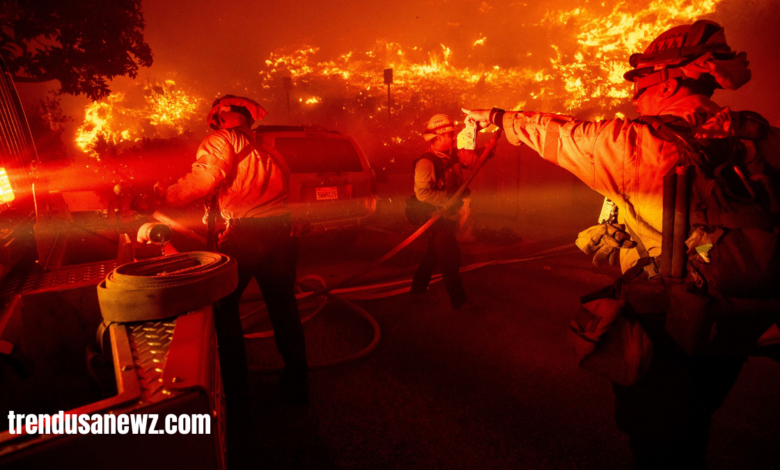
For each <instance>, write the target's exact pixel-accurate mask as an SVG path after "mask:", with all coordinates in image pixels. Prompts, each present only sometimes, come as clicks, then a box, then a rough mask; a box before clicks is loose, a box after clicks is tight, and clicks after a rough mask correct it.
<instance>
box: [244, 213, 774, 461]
mask: <svg viewBox="0 0 780 470" xmlns="http://www.w3.org/2000/svg"><path fill="white" fill-rule="evenodd" d="M396 209H397V208H396ZM597 210H598V207H596V208H595V209H594V210H593V211H592V212H588V214H591V215H592V214H597ZM576 212H577V211H575V213H574V214H570V215H569V216H566V217H558V218H555V217H552V218H550V217H548V218H546V219H545V220H547V222H546V223H543V224H539V223H535V222H534V217H533V216H532V215H527V216H521V217H518V218H517V219H515V220H506V219H488V218H483V219H477V220H476V221H475V223H479V224H481V226H485V227H509V228H510V229H511V230H513V231H515V232H516V233H517V234H518V235H519V236H520V241H519V242H517V243H513V244H509V245H499V244H493V243H487V242H479V243H476V244H472V245H467V244H464V245H463V251H464V261H463V264H464V265H467V264H470V263H473V262H478V261H486V260H489V259H510V258H523V257H525V256H527V255H529V254H534V253H538V252H540V251H544V250H548V249H550V248H558V247H565V246H566V245H571V244H572V243H573V241H574V238H575V237H576V233H577V231H578V230H581V229H583V228H585V227H586V226H587V224H586V223H585V224H583V222H587V221H589V220H590V219H591V218H593V217H590V216H589V215H588V214H582V213H576ZM394 213H395V214H396V215H397V212H393V210H392V207H390V208H388V209H387V211H386V212H385V215H384V218H382V219H381V220H378V221H377V223H376V224H373V225H372V227H373V228H366V229H365V230H363V231H362V232H361V233H360V236H359V237H358V240H357V241H356V242H355V244H354V245H352V246H349V247H338V246H336V247H334V246H330V247H329V245H328V243H331V242H332V240H331V241H328V240H315V239H312V240H307V239H304V240H303V248H302V252H301V260H300V263H299V276H300V275H304V274H315V273H316V274H318V275H320V276H322V277H323V278H324V279H325V280H326V282H328V283H329V284H332V283H334V282H337V281H338V279H341V278H343V277H344V276H346V275H347V274H348V273H351V272H353V271H354V270H356V269H361V268H362V267H364V266H366V265H367V264H368V263H369V262H370V261H371V260H372V259H374V258H376V257H378V256H380V255H381V254H384V253H385V252H386V251H388V250H389V249H390V248H392V247H393V246H394V244H395V243H397V242H399V241H401V240H403V239H404V238H405V237H406V236H407V235H408V234H409V233H411V231H412V229H411V227H409V226H404V225H403V221H402V220H399V219H398V217H397V216H393V214H394ZM422 250H424V245H422V244H415V245H413V246H412V247H411V248H410V249H409V250H406V251H404V252H402V253H401V254H399V256H398V257H396V258H394V259H393V260H391V261H390V262H388V263H387V264H386V265H384V266H382V267H381V268H379V269H378V270H377V271H375V272H372V273H370V274H369V275H367V276H366V277H365V278H364V279H363V280H361V281H358V282H359V283H370V282H375V281H379V280H384V279H391V278H397V277H403V276H406V277H409V276H411V273H412V272H413V270H414V268H415V266H416V263H418V262H419V260H420V258H421V256H422ZM618 274H619V272H618V270H617V268H614V267H595V266H593V265H592V264H591V262H590V258H589V257H588V256H585V255H584V254H582V253H579V252H577V251H576V249H565V248H564V249H562V250H561V251H557V252H554V253H552V255H551V256H549V257H545V258H541V259H534V260H529V261H521V262H517V263H513V264H504V265H493V266H487V267H484V268H480V269H476V270H473V271H470V272H467V273H464V274H463V282H464V285H465V287H466V289H467V292H468V294H469V296H470V298H471V299H472V300H473V301H474V302H475V303H477V304H478V305H479V308H478V309H477V310H476V311H470V312H461V311H454V310H452V309H451V308H450V306H449V302H448V301H447V296H446V292H445V291H444V288H443V285H441V283H438V284H434V285H433V286H432V288H431V290H432V292H433V293H434V294H435V295H436V296H438V297H439V298H440V299H441V301H440V302H439V303H437V304H435V305H432V306H430V305H420V304H419V303H416V302H415V301H413V300H412V298H411V296H409V294H401V295H398V296H395V297H390V298H385V299H377V300H371V301H356V303H357V304H358V305H359V306H361V307H362V308H364V309H366V310H367V311H369V312H370V313H371V314H372V316H373V317H374V318H375V319H376V321H377V322H378V323H379V326H380V328H381V340H380V343H379V346H378V347H377V349H376V350H375V351H373V352H372V353H371V354H370V355H369V356H368V357H366V358H365V359H362V360H360V361H358V362H355V363H351V364H348V365H345V366H342V367H337V368H333V369H329V370H324V371H319V372H315V373H313V374H312V376H311V399H312V403H311V405H309V406H308V407H305V408H296V407H292V406H290V405H288V404H287V403H286V401H285V400H284V398H283V397H282V396H281V395H280V393H279V391H278V389H277V387H276V381H277V378H276V377H274V376H271V375H265V374H264V373H263V371H264V370H267V369H269V368H274V367H279V366H280V365H281V361H280V359H279V357H278V354H277V353H276V351H275V348H274V343H273V340H272V339H259V340H250V341H248V344H247V348H248V355H249V358H250V364H251V367H252V368H253V370H254V373H253V376H252V380H251V394H252V395H251V396H252V400H251V402H250V405H249V407H248V409H247V410H245V412H244V413H243V414H242V416H241V418H240V419H239V420H237V421H236V422H233V423H229V426H230V427H229V433H230V434H231V439H230V441H231V450H230V454H229V460H230V462H231V464H230V467H231V468H269V469H288V468H290V469H292V468H296V469H297V468H305V469H320V468H322V469H331V468H332V469H374V468H376V469H410V470H411V469H431V468H442V469H445V468H446V469H450V468H452V469H611V468H631V465H632V458H631V454H630V451H629V448H628V441H627V438H626V437H625V436H624V435H623V434H622V433H620V431H618V429H617V428H616V426H615V424H614V419H613V408H612V406H613V395H612V389H611V385H610V384H609V383H608V382H607V381H605V380H603V379H600V378H598V377H596V376H594V375H592V374H590V373H587V372H585V371H583V370H580V369H578V368H577V366H576V362H575V355H574V350H573V347H572V346H571V345H570V343H569V341H568V339H567V331H568V328H567V327H568V324H569V322H570V321H571V319H572V317H573V315H574V313H575V312H576V311H577V309H578V307H579V297H580V296H581V295H583V294H586V293H589V292H591V291H593V290H596V289H598V288H600V287H603V286H605V285H607V284H609V283H611V282H612V281H613V279H614V278H615V277H616V276H617V275H618ZM250 293H251V292H250ZM305 314H306V312H302V315H305ZM267 327H268V325H267V321H265V320H264V319H263V318H262V315H257V316H256V318H253V319H251V321H248V322H247V325H246V328H247V330H252V331H256V330H258V329H263V328H267ZM305 333H306V338H307V348H308V355H309V358H310V362H311V363H321V362H327V361H331V360H334V359H337V358H339V357H345V356H347V355H349V354H353V353H355V352H357V351H359V350H360V349H362V348H363V347H365V346H366V345H367V344H368V343H369V342H370V341H371V338H372V330H371V328H370V326H369V325H368V323H367V322H366V321H365V320H364V319H362V318H360V317H359V316H358V315H356V314H355V313H354V312H351V311H349V310H346V309H344V308H343V307H341V306H339V305H338V304H335V303H328V304H327V305H326V306H325V307H324V308H323V309H322V311H321V312H319V313H318V314H317V315H316V316H315V317H314V318H313V319H312V320H311V321H309V322H307V323H306V324H305ZM778 396H780V364H778V363H775V362H773V361H771V360H768V359H763V358H754V359H751V360H750V361H749V362H748V363H747V364H746V365H745V367H744V369H743V371H742V375H741V377H740V379H739V381H738V382H737V384H736V386H735V387H734V389H733V391H732V393H731V394H730V395H729V397H728V399H727V400H726V403H725V405H724V406H723V407H722V408H721V409H720V410H719V411H718V412H717V413H716V414H715V416H714V420H713V431H712V436H711V442H710V448H709V457H708V464H709V466H710V469H713V470H717V469H752V468H755V469H772V468H779V467H780V464H778V462H780V446H778V444H780V401H778V400H777V397H778Z"/></svg>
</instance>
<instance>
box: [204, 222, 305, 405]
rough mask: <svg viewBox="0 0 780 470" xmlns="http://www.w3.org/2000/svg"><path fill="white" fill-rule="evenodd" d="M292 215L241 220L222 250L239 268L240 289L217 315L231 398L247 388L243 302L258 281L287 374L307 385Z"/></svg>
mask: <svg viewBox="0 0 780 470" xmlns="http://www.w3.org/2000/svg"><path fill="white" fill-rule="evenodd" d="M290 230H291V223H290V216H289V215H284V216H277V217H268V218H254V219H238V220H237V221H236V222H235V225H234V226H231V227H230V229H229V231H228V233H227V235H226V236H225V237H224V238H223V240H222V242H221V243H220V251H222V252H223V253H224V254H226V255H228V256H230V257H232V258H234V259H235V260H236V262H237V263H238V287H237V288H236V290H235V291H234V292H233V293H232V294H230V295H228V296H227V297H225V298H224V299H222V300H221V301H220V308H219V312H218V313H217V315H216V316H215V327H216V330H217V341H218V344H219V359H220V363H221V367H222V377H223V380H224V382H225V391H226V395H227V396H230V395H229V394H230V391H231V389H237V388H240V387H242V386H244V385H245V384H246V380H247V372H248V367H247V359H246V348H245V345H244V334H243V329H242V327H241V318H240V315H239V308H238V306H239V300H240V299H241V295H242V294H243V293H244V290H245V289H246V287H247V285H248V284H249V281H251V280H252V278H253V277H254V278H255V279H256V280H257V284H258V285H259V286H260V290H261V291H262V293H263V300H264V301H265V303H266V306H267V307H268V315H269V317H270V319H271V325H272V326H273V329H274V338H275V340H276V349H277V350H278V351H279V353H280V354H281V355H282V358H283V359H284V363H285V374H287V375H288V376H290V377H291V378H292V379H294V380H296V381H298V382H301V383H306V379H307V376H308V365H307V360H306V344H305V340H304V336H303V327H302V326H301V319H300V316H299V313H298V303H297V301H296V299H295V290H294V288H295V279H296V265H297V262H298V248H299V246H298V238H297V237H291V236H290Z"/></svg>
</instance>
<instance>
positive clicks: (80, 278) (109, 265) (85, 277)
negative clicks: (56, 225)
mask: <svg viewBox="0 0 780 470" xmlns="http://www.w3.org/2000/svg"><path fill="white" fill-rule="evenodd" d="M116 265H117V262H116V260H111V261H103V262H100V263H91V264H80V265H76V266H66V267H63V268H58V269H54V270H51V271H46V272H42V273H37V274H35V273H30V274H27V273H24V274H22V273H20V274H19V275H18V276H11V277H8V276H7V277H5V278H3V280H2V285H1V286H0V296H6V295H12V294H27V293H30V292H33V291H37V290H43V289H53V288H57V287H61V286H66V285H72V284H82V283H90V282H93V283H95V284H97V283H99V282H101V281H102V280H103V279H105V278H106V276H107V275H108V273H110V272H111V271H113V270H114V269H115V268H116Z"/></svg>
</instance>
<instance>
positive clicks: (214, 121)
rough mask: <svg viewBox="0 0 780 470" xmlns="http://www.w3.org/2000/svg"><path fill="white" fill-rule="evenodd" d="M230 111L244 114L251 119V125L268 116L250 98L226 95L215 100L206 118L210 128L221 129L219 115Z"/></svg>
mask: <svg viewBox="0 0 780 470" xmlns="http://www.w3.org/2000/svg"><path fill="white" fill-rule="evenodd" d="M228 111H230V112H234V113H239V114H243V115H244V116H246V117H247V118H248V119H249V124H250V125H252V123H254V122H255V121H257V120H259V119H263V118H264V117H265V116H266V115H267V114H268V113H267V112H266V110H265V109H263V107H262V106H260V105H259V104H257V103H256V102H255V101H253V100H250V99H249V98H242V97H240V96H233V95H225V96H223V97H222V98H217V99H216V100H214V103H213V104H212V105H211V111H209V114H208V116H207V117H206V122H208V123H209V127H211V128H212V129H214V130H218V129H220V128H221V125H220V123H219V113H223V112H228Z"/></svg>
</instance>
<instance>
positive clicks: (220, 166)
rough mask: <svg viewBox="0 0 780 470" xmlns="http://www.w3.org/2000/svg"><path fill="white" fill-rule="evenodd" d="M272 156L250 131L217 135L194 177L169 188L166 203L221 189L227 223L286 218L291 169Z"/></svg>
mask: <svg viewBox="0 0 780 470" xmlns="http://www.w3.org/2000/svg"><path fill="white" fill-rule="evenodd" d="M250 144H251V145H252V147H251V148H249V147H248V146H249V145H250ZM250 149H251V151H250ZM271 152H275V151H274V150H273V149H269V148H265V147H262V146H260V145H259V142H256V141H255V135H254V132H252V130H251V129H249V128H245V127H239V128H233V129H222V130H219V131H216V132H214V133H212V134H210V135H209V136H208V137H206V139H204V140H203V142H202V143H201V144H200V147H199V148H198V152H197V155H196V161H195V163H193V164H192V171H191V173H189V174H187V175H186V176H185V177H184V178H182V179H180V180H179V181H178V182H177V183H176V184H175V185H173V186H171V187H169V188H168V191H167V193H166V198H165V199H166V203H167V204H169V205H171V206H174V207H176V206H182V205H185V204H187V203H188V202H190V201H193V200H195V199H197V198H199V197H206V196H208V195H209V194H211V193H213V191H215V190H216V189H217V188H218V189H219V206H220V209H221V211H222V217H223V218H224V219H225V220H230V219H237V218H245V217H271V216H276V215H282V214H286V213H288V212H289V209H288V208H287V193H288V185H289V179H290V174H289V169H288V168H287V164H286V162H285V161H284V159H283V158H282V157H281V155H279V154H278V152H275V153H274V155H273V156H272V155H271Z"/></svg>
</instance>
